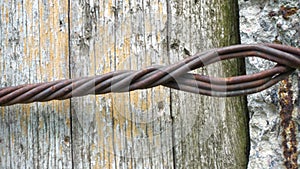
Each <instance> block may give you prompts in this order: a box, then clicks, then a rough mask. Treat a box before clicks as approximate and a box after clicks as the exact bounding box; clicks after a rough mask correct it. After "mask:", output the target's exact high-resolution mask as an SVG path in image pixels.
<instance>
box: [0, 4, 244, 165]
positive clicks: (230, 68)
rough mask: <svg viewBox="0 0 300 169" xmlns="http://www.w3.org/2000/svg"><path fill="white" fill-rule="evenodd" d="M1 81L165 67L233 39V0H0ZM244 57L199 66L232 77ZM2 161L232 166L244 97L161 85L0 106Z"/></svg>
mask: <svg viewBox="0 0 300 169" xmlns="http://www.w3.org/2000/svg"><path fill="white" fill-rule="evenodd" d="M0 4H1V6H3V7H2V8H1V10H0V18H1V30H0V31H1V37H0V42H1V50H0V54H1V55H0V73H1V75H2V76H1V77H0V82H1V83H0V84H1V87H2V86H11V85H18V84H24V83H35V82H44V81H51V80H55V79H61V78H76V77H82V76H91V75H95V74H102V73H107V72H110V71H114V70H121V69H134V70H137V69H142V68H144V67H146V66H149V65H158V64H159V65H166V64H172V63H175V62H176V61H178V60H180V59H182V58H184V57H187V55H188V54H189V53H191V54H193V53H196V52H198V51H202V50H206V49H208V48H212V47H217V46H225V45H229V44H233V43H238V27H237V25H238V24H237V19H238V18H237V8H236V1H234V0H226V1H216V0H214V1H206V0H202V1H194V0H188V1H185V0H173V1H160V0H155V1H151V0H131V1H127V0H126V1H119V0H105V1H100V0H94V1H67V0H65V1H62V0H60V1H49V0H46V1H38V0H34V1H24V2H23V1H14V2H3V1H0ZM240 65H241V63H239V61H237V60H233V61H230V62H224V63H220V64H216V65H214V66H209V67H207V68H205V69H201V70H199V72H200V73H207V74H210V75H215V76H221V75H224V76H230V75H233V74H238V73H239V71H240V68H239V66H240ZM0 110H1V113H0V127H1V129H0V133H1V135H0V149H1V151H0V162H1V167H2V168H21V167H23V168H72V167H73V168H175V167H176V168H241V167H244V166H245V165H246V159H247V157H246V145H247V144H248V142H247V141H248V140H247V121H246V119H247V118H246V111H245V110H246V109H245V102H244V99H243V98H242V97H237V98H212V97H206V96H199V95H195V94H190V93H185V92H179V91H175V90H171V89H167V88H164V87H156V88H153V89H148V90H141V91H134V92H130V93H122V94H106V95H101V96H85V97H81V98H73V99H71V100H67V101H51V102H47V103H33V104H28V105H15V106H10V107H1V108H0Z"/></svg>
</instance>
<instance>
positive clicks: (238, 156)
mask: <svg viewBox="0 0 300 169" xmlns="http://www.w3.org/2000/svg"><path fill="white" fill-rule="evenodd" d="M236 5H237V2H236V1H233V0H227V1H219V0H212V1H211V0H210V1H206V0H204V1H203V0H202V1H194V0H187V1H186V0H176V1H171V2H170V12H171V19H170V30H171V35H170V37H171V38H170V54H171V56H174V57H171V58H172V60H173V61H177V60H180V59H182V58H184V57H186V56H187V55H189V54H195V53H196V52H199V51H203V50H207V49H209V48H213V47H218V46H225V45H230V44H235V43H238V42H239V37H238V17H237V16H238V15H237V13H238V11H237V6H236ZM239 64H240V63H238V61H237V60H234V61H229V62H223V63H218V64H214V65H212V66H207V67H205V68H204V69H200V70H198V71H197V72H198V73H200V74H207V75H210V76H231V75H235V74H238V73H239V71H240V69H239V68H240V67H239V66H238V65H239ZM187 100H188V101H187ZM172 110H173V114H174V119H175V122H174V123H175V124H174V128H175V141H174V142H175V145H176V148H175V154H176V159H175V161H176V166H177V167H176V168H245V167H246V164H247V153H246V152H247V149H246V146H247V144H248V142H247V141H248V140H247V121H246V119H247V118H246V117H247V116H246V108H245V102H244V100H243V98H240V97H236V98H214V97H207V96H200V95H193V94H187V93H184V92H176V91H172Z"/></svg>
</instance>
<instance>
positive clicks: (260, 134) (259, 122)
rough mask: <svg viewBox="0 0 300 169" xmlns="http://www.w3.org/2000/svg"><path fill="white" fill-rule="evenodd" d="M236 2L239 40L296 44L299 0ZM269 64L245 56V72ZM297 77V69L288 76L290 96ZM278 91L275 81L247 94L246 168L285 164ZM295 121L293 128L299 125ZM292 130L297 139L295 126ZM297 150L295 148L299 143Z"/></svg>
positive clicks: (296, 95) (299, 14)
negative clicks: (238, 12) (248, 155)
mask: <svg viewBox="0 0 300 169" xmlns="http://www.w3.org/2000/svg"><path fill="white" fill-rule="evenodd" d="M239 6H240V32H241V43H243V44H249V43H262V42H269V43H282V44H286V45H291V46H297V47H299V46H300V39H299V37H300V31H299V30H300V26H299V25H300V22H299V21H300V10H298V8H299V7H300V1H298V0H247V1H246V0H239ZM273 65H274V63H272V62H270V61H267V60H263V59H258V58H248V59H246V67H247V74H252V73H254V72H259V71H262V70H265V69H268V68H270V67H272V66H273ZM297 77H298V74H297V73H294V74H293V76H292V79H293V80H292V83H293V90H294V91H295V92H294V93H293V94H294V97H293V99H295V98H297V97H298V93H297V81H298V80H297ZM278 92H279V84H277V85H275V86H273V87H271V88H269V89H267V90H265V91H262V92H260V93H256V94H252V95H249V96H248V107H249V113H250V139H251V147H250V158H249V164H248V168H251V169H253V168H254V169H256V168H272V169H277V168H286V166H285V164H284V161H285V159H284V156H283V148H282V134H281V132H282V127H281V125H280V122H281V119H280V113H279V112H280V110H279V109H280V105H279V99H280V98H279V95H278ZM295 107H296V106H295ZM294 109H295V108H294ZM297 116H299V115H296V118H297ZM298 121H299V120H298ZM298 121H296V128H300V127H299V126H300V125H299V122H298ZM296 133H297V135H296V138H297V141H298V142H299V140H300V136H299V133H298V131H297V130H296ZM297 150H298V152H299V145H298V148H297ZM299 163H300V160H299V156H298V164H299Z"/></svg>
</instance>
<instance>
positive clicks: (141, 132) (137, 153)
mask: <svg viewBox="0 0 300 169" xmlns="http://www.w3.org/2000/svg"><path fill="white" fill-rule="evenodd" d="M115 8H116V11H115V14H116V15H115V23H116V27H115V29H116V30H115V31H116V37H115V38H116V41H115V43H116V58H117V62H116V64H117V65H116V66H117V69H131V70H140V69H142V68H145V67H147V66H150V65H161V64H162V65H165V64H168V63H169V62H168V61H169V59H168V54H167V35H168V32H167V10H166V9H167V3H166V1H150V0H148V1H117V3H116V5H115ZM169 96H170V91H169V89H166V88H164V87H156V88H153V89H148V90H141V91H133V92H130V93H124V94H115V95H114V100H113V101H114V102H113V112H114V120H115V123H114V124H115V128H116V129H115V138H114V141H115V144H116V146H115V153H116V155H117V159H118V158H120V159H118V160H117V162H118V164H117V166H118V167H120V168H122V167H125V168H127V167H128V166H131V167H133V168H171V167H172V166H173V160H172V140H171V139H172V123H171V116H170V114H171V113H170V106H169V105H170V99H169ZM119 153H120V154H119ZM124 161H125V165H124Z"/></svg>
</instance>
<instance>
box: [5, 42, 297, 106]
mask: <svg viewBox="0 0 300 169" xmlns="http://www.w3.org/2000/svg"><path fill="white" fill-rule="evenodd" d="M253 56H256V57H260V58H263V59H266V60H270V61H273V62H276V63H277V65H276V66H274V67H273V68H271V69H268V70H264V71H262V72H258V73H255V74H251V75H241V76H235V77H227V78H219V77H209V76H205V75H199V74H195V73H189V72H190V71H192V70H195V69H198V68H200V67H203V66H207V65H210V64H213V63H215V62H218V61H222V60H228V59H232V58H244V57H253ZM299 67H300V49H298V48H294V47H290V46H284V45H279V44H256V45H233V46H228V47H223V48H217V49H211V50H208V51H205V52H202V53H198V54H195V55H193V56H191V57H188V58H186V59H184V60H181V61H179V62H177V63H174V64H172V65H169V66H151V67H147V68H145V69H142V70H137V71H134V70H122V71H114V72H110V73H107V74H103V75H97V76H93V77H83V78H77V79H65V80H58V81H53V82H46V83H38V84H26V85H19V86H13V87H4V88H0V106H8V105H13V104H17V103H31V102H45V101H50V100H64V99H69V98H72V97H80V96H85V95H91V94H94V95H98V94H105V93H110V92H128V91H133V90H138V89H147V88H152V87H155V86H159V85H162V86H166V87H169V88H173V89H177V90H182V91H186V92H191V93H196V94H203V95H208V96H217V97H230V96H241V95H247V94H252V93H256V92H260V91H262V90H265V89H266V88H269V87H270V86H272V85H274V84H276V83H277V82H279V81H281V80H283V79H285V78H286V77H287V76H289V75H290V74H291V73H292V72H293V71H294V70H295V69H297V68H299Z"/></svg>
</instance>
